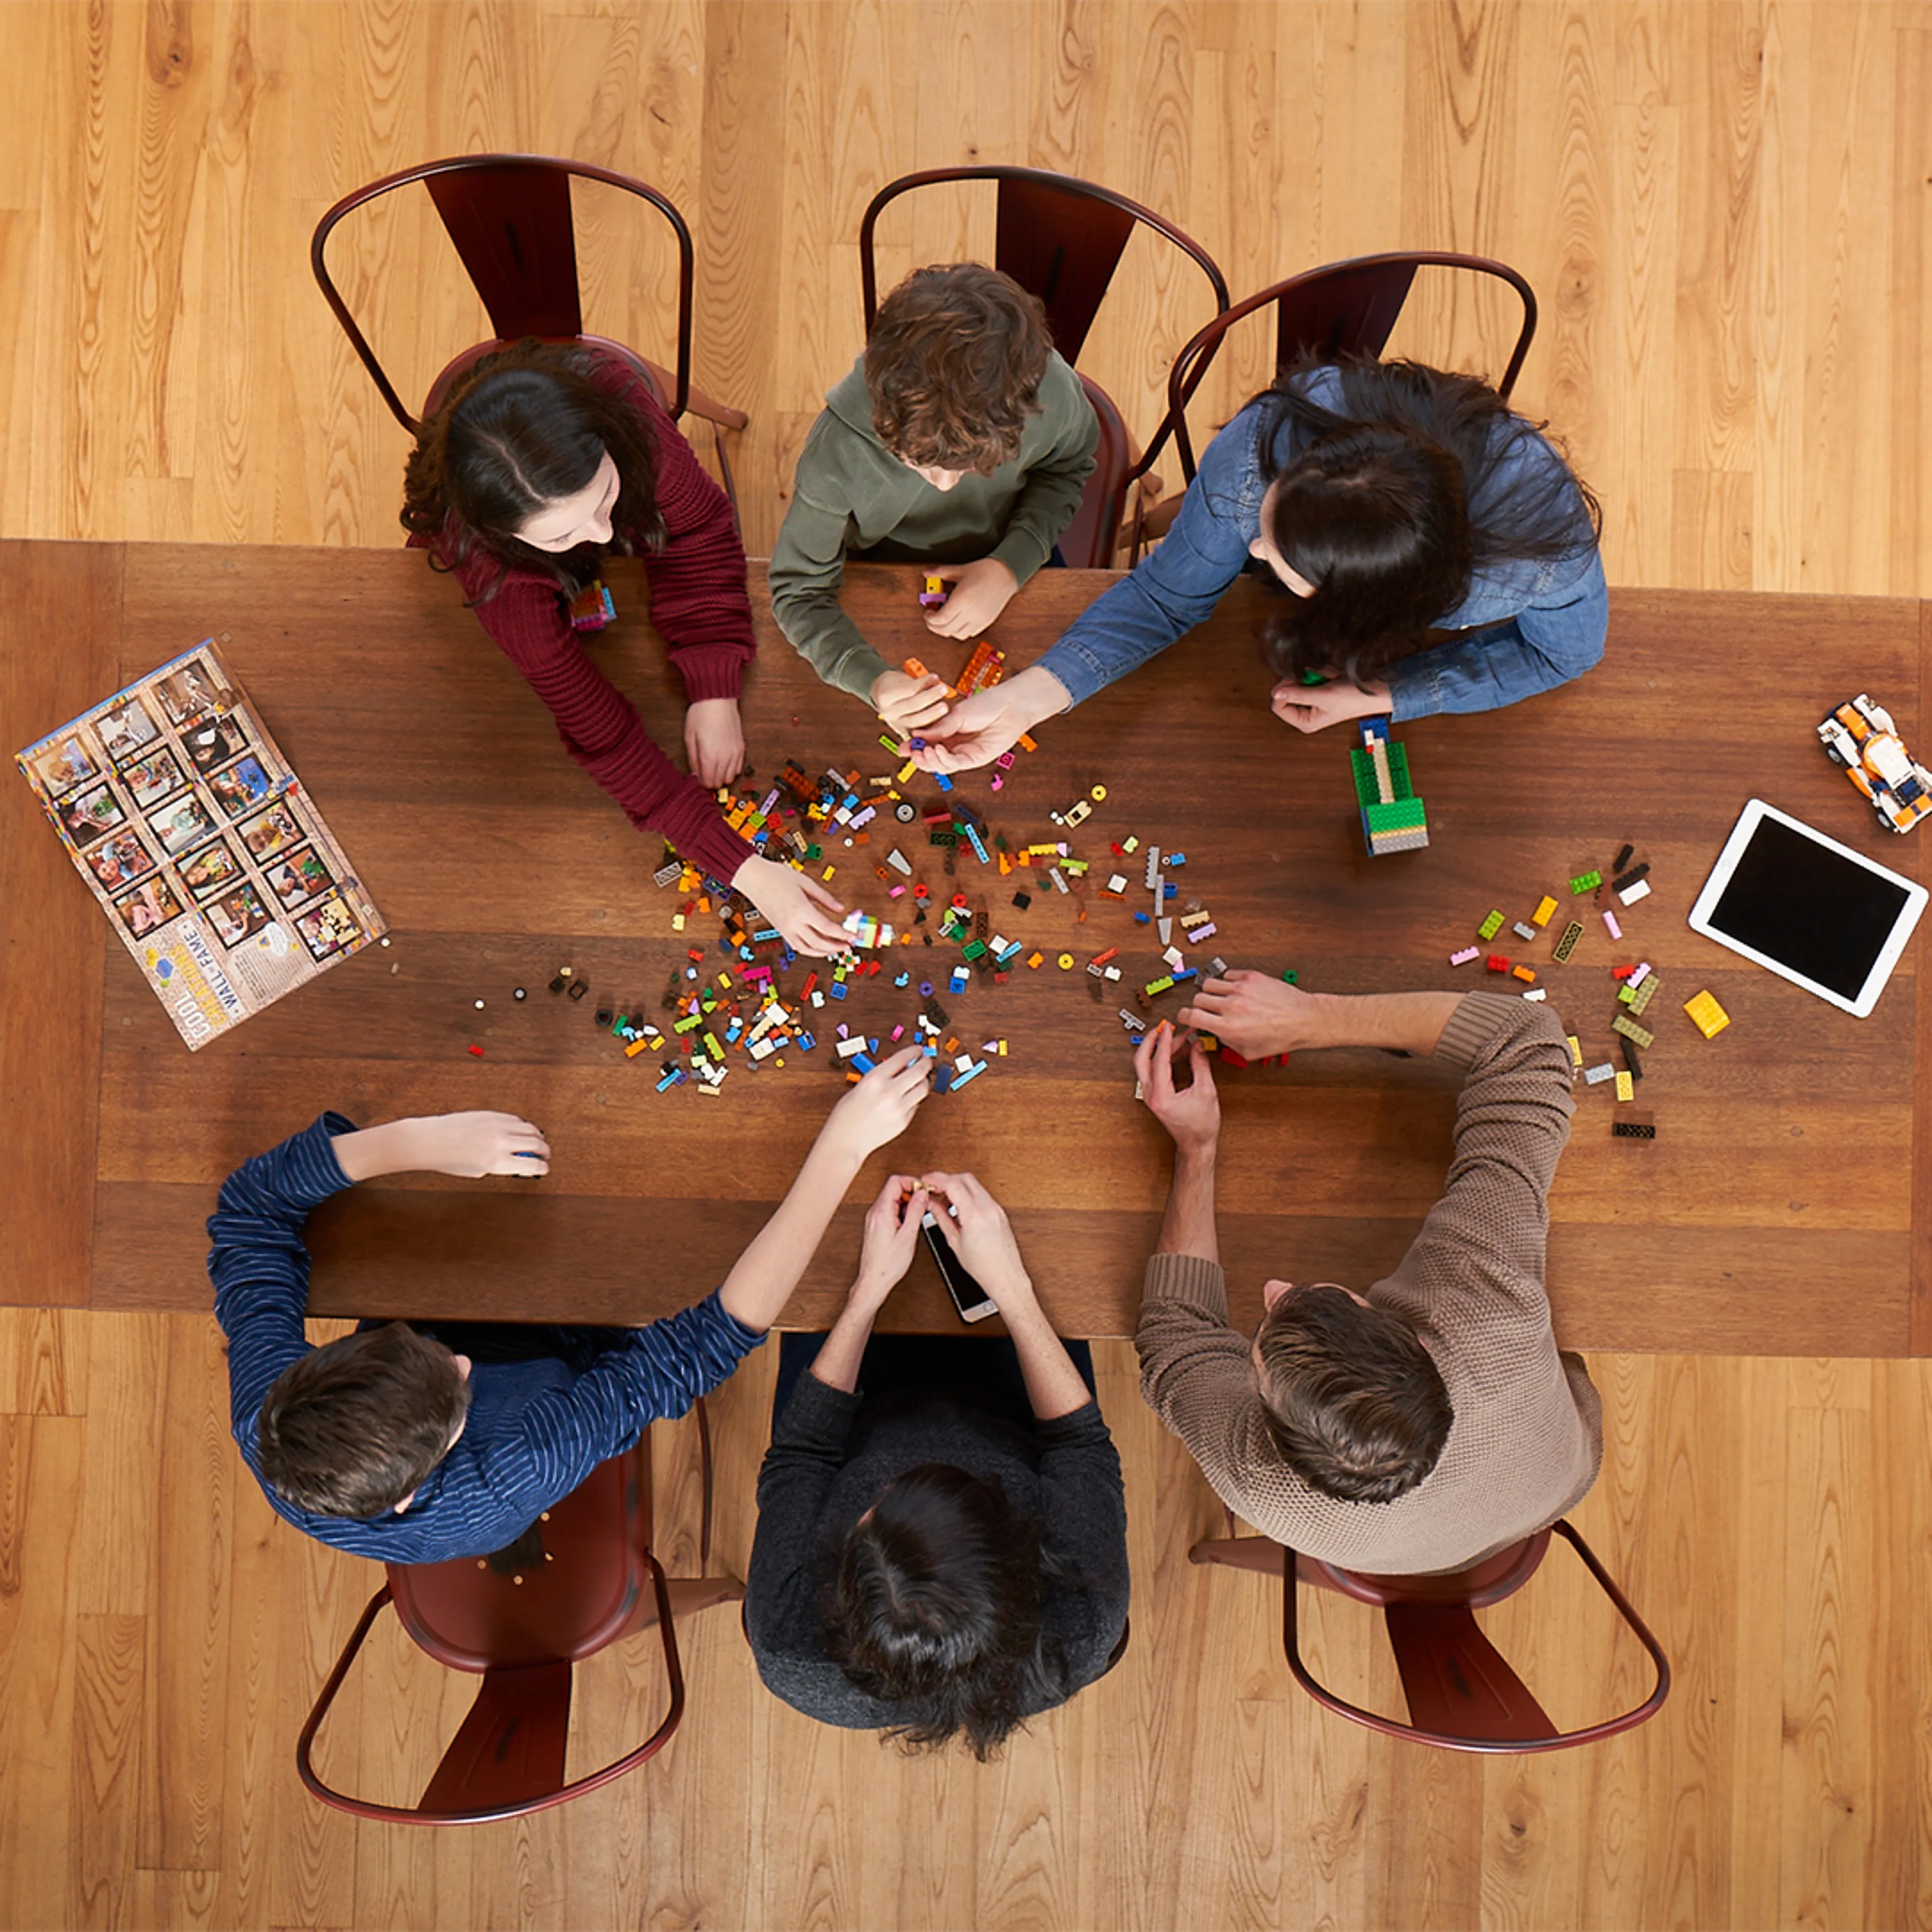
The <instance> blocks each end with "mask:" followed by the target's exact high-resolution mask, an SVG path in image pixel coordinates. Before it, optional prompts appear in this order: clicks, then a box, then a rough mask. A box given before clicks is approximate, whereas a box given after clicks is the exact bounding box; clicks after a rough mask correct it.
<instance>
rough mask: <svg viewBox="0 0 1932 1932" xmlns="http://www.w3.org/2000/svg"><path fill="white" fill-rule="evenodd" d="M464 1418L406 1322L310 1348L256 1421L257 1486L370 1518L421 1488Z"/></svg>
mask: <svg viewBox="0 0 1932 1932" xmlns="http://www.w3.org/2000/svg"><path fill="white" fill-rule="evenodd" d="M468 1414H469V1383H468V1382H466V1381H465V1380H464V1379H463V1373H462V1371H461V1370H460V1369H458V1367H457V1366H456V1358H455V1356H454V1355H452V1354H451V1353H450V1352H449V1350H448V1349H446V1348H445V1347H444V1346H443V1344H442V1343H440V1342H435V1341H432V1340H430V1338H429V1337H428V1336H426V1335H419V1334H417V1333H416V1331H415V1330H414V1329H413V1328H411V1327H410V1325H409V1324H408V1323H407V1322H390V1323H389V1324H388V1325H386V1327H384V1328H370V1329H365V1330H363V1331H360V1332H359V1333H358V1334H353V1335H345V1336H344V1337H342V1338H341V1340H339V1341H335V1342H330V1343H326V1344H325V1345H324V1346H323V1347H321V1348H320V1349H311V1350H310V1351H309V1352H308V1354H307V1355H304V1356H303V1357H302V1359H301V1361H298V1362H294V1363H292V1364H290V1366H289V1367H287V1368H286V1369H284V1370H283V1371H282V1373H281V1374H280V1375H279V1376H277V1377H276V1378H275V1382H274V1384H273V1385H272V1387H271V1388H270V1389H269V1393H268V1394H266V1396H264V1397H263V1398H262V1407H261V1410H260V1413H259V1414H258V1415H257V1417H256V1419H255V1436H256V1441H257V1445H258V1454H259V1457H260V1465H261V1471H262V1475H263V1480H264V1481H266V1482H267V1483H268V1484H269V1487H271V1488H272V1489H273V1490H275V1493H276V1494H277V1495H278V1496H281V1498H282V1499H284V1501H285V1502H290V1503H293V1504H294V1505H295V1506H296V1508H298V1509H305V1510H311V1511H314V1513H315V1514H317V1516H345V1517H377V1516H380V1515H381V1514H383V1511H386V1510H392V1509H394V1508H395V1506H396V1505H397V1504H398V1503H399V1502H401V1501H402V1500H403V1499H404V1497H405V1496H408V1495H410V1493H412V1492H413V1491H414V1490H416V1489H418V1488H419V1487H421V1486H422V1482H423V1480H424V1478H425V1477H427V1476H428V1474H429V1472H431V1470H432V1469H434V1468H435V1467H436V1466H437V1463H440V1462H441V1461H442V1460H443V1457H445V1456H446V1455H448V1454H449V1449H450V1445H451V1444H452V1443H453V1442H455V1439H456V1436H457V1432H458V1428H459V1427H460V1424H461V1423H462V1421H463V1418H464V1417H465V1416H466V1415H468Z"/></svg>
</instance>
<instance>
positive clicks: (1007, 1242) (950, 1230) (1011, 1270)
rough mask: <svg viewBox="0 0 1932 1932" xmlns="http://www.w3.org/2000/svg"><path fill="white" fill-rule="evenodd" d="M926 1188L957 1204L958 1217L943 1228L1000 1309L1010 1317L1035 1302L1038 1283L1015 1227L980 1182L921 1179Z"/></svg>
mask: <svg viewBox="0 0 1932 1932" xmlns="http://www.w3.org/2000/svg"><path fill="white" fill-rule="evenodd" d="M919 1184H920V1185H921V1186H922V1187H926V1188H928V1189H929V1190H931V1191H932V1193H935V1194H943V1195H944V1196H945V1197H946V1199H947V1200H948V1201H949V1202H951V1203H952V1205H953V1214H952V1217H951V1218H950V1219H949V1220H943V1221H942V1222H941V1228H942V1229H943V1230H944V1233H945V1235H946V1237H947V1239H948V1240H949V1241H951V1242H952V1244H953V1253H955V1254H956V1255H957V1256H959V1261H960V1265H961V1266H962V1267H963V1268H965V1271H966V1272H967V1273H968V1274H970V1275H971V1277H973V1279H974V1280H975V1281H977V1283H979V1284H980V1286H981V1287H982V1288H983V1289H985V1290H986V1296H987V1299H988V1300H989V1301H991V1302H992V1304H993V1305H994V1307H996V1308H997V1309H998V1310H999V1311H1000V1313H1001V1314H1002V1315H1004V1314H1007V1313H1008V1312H1009V1311H1010V1310H1013V1309H1014V1308H1016V1307H1021V1306H1022V1305H1024V1304H1026V1303H1028V1302H1031V1301H1032V1300H1033V1298H1034V1293H1033V1279H1032V1277H1031V1276H1030V1275H1029V1274H1028V1273H1027V1271H1026V1264H1025V1262H1022V1260H1021V1259H1020V1247H1019V1242H1017V1241H1015V1240H1014V1238H1013V1223H1011V1222H1010V1221H1009V1220H1007V1211H1006V1210H1005V1209H1004V1208H1002V1207H1001V1205H1000V1204H999V1203H998V1202H997V1201H995V1199H993V1197H992V1196H991V1195H990V1194H989V1193H987V1192H986V1189H985V1187H983V1186H982V1185H981V1184H980V1180H979V1178H978V1177H977V1175H971V1174H928V1175H922V1176H921V1177H920V1182H919Z"/></svg>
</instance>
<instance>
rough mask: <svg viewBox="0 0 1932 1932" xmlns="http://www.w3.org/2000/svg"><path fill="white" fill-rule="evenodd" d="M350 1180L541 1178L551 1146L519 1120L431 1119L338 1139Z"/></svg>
mask: <svg viewBox="0 0 1932 1932" xmlns="http://www.w3.org/2000/svg"><path fill="white" fill-rule="evenodd" d="M332 1147H333V1148H334V1151H335V1157H336V1159H337V1160H338V1162H340V1163H341V1167H342V1171H343V1172H344V1174H346V1175H347V1176H348V1177H349V1178H350V1180H351V1181H368V1180H371V1179H373V1178H374V1177H375V1176H376V1175H379V1174H455V1175H462V1176H463V1177H464V1178H466V1179H469V1180H474V1179H475V1178H477V1177H478V1175H485V1174H515V1175H532V1176H533V1175H539V1174H547V1173H548V1172H550V1144H549V1142H547V1141H546V1140H545V1139H544V1137H543V1136H542V1134H541V1133H540V1132H539V1131H538V1130H537V1129H536V1128H535V1127H532V1125H531V1124H530V1123H529V1121H526V1120H524V1119H523V1118H521V1116H520V1115H516V1114H496V1113H489V1112H475V1113H465V1114H431V1115H422V1116H419V1117H418V1118H415V1119H411V1120H403V1121H387V1122H386V1123H385V1124H383V1126H381V1127H365V1128H364V1129H362V1130H361V1131H360V1132H359V1133H349V1134H338V1136H336V1137H335V1140H334V1142H332Z"/></svg>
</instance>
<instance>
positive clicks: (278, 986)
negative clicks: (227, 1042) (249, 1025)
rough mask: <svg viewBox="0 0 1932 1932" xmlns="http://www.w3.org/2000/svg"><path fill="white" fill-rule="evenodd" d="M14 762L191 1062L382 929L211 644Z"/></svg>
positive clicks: (350, 870)
mask: <svg viewBox="0 0 1932 1932" xmlns="http://www.w3.org/2000/svg"><path fill="white" fill-rule="evenodd" d="M14 762H15V763H17V764H18V765H19V766H20V771H21V773H22V775H23V776H24V777H25V778H26V781H27V782H28V784H30V785H31V786H32V787H33V788H34V793H35V795H36V796H37V797H38V798H39V799H40V804H41V806H42V808H43V810H44V811H46V814H47V817H48V820H49V823H51V824H52V826H53V828H54V830H55V833H56V835H58V838H59V839H60V841H61V843H62V844H63V845H65V847H67V850H68V854H69V856H71V858H72V859H73V860H74V866H75V868H76V870H77V871H79V872H80V875H81V877H83V879H85V880H86V881H87V883H88V884H89V886H90V887H91V888H92V890H93V892H94V895H95V897H96V898H98V899H99V900H100V901H101V906H102V907H103V909H104V911H105V912H106V913H107V916H108V917H109V918H110V919H111V920H112V922H113V926H114V929H115V931H116V932H118V933H119V934H120V935H121V941H122V943H123V944H124V945H125V946H126V947H127V950H128V951H129V952H130V953H132V954H133V957H134V959H135V961H136V964H138V965H139V967H140V968H141V970H142V973H143V974H145V976H146V978H147V980H148V984H149V985H150V986H152V987H153V989H154V993H155V995H156V997H157V998H158V999H159V1000H160V1002H161V1004H162V1005H163V1007H166V1009H167V1011H168V1014H169V1017H170V1018H171V1019H172V1020H173V1022H174V1023H175V1028H176V1029H177V1030H178V1031H179V1033H180V1034H181V1038H182V1039H183V1040H185V1041H186V1042H187V1045H188V1046H189V1048H190V1050H192V1049H195V1048H197V1047H201V1046H206V1045H207V1043H208V1042H209V1041H210V1040H214V1039H217V1038H218V1037H220V1035H221V1034H223V1033H225V1032H226V1031H228V1030H229V1028H232V1027H234V1026H236V1025H239V1024H240V1022H242V1021H243V1020H245V1019H247V1018H248V1016H249V1015H250V1014H251V1013H259V1012H260V1011H261V1010H262V1009H263V1007H266V1006H268V1005H269V1004H272V1003H273V1002H274V1001H277V1000H279V999H280V998H282V997H283V995H285V994H287V993H290V992H294V991H295V989H296V988H297V987H299V986H302V985H304V984H305V983H307V982H308V981H309V980H313V979H314V977H316V975H317V974H319V973H323V972H326V971H328V970H329V968H331V967H332V966H334V965H336V964H337V963H338V962H339V961H341V960H343V959H347V958H348V957H349V956H350V954H351V953H357V952H359V951H361V950H362V948H363V947H365V946H368V945H369V944H371V943H372V942H373V941H375V940H377V939H378V938H380V937H381V935H382V934H383V932H384V931H385V930H386V923H385V922H384V920H383V916H382V915H381V914H380V913H379V912H378V911H377V910H376V908H375V907H374V904H371V901H370V899H369V896H368V893H367V892H365V891H364V889H363V888H362V881H361V880H359V879H358V878H357V877H356V873H355V871H354V868H353V867H352V866H351V865H350V863H349V861H348V859H347V856H346V855H345V854H344V852H343V850H342V848H341V846H340V845H338V844H337V843H336V841H335V837H334V835H333V834H332V833H331V832H330V831H329V826H328V825H327V823H326V821H325V820H323V817H322V814H320V812H319V811H317V809H316V808H315V806H314V803H313V802H311V799H309V797H308V793H306V792H305V790H303V788H302V785H301V784H300V783H299V781H298V780H297V778H296V774H295V773H294V772H293V771H292V770H291V769H290V767H289V764H288V762H287V760H286V759H285V758H284V757H283V756H282V754H281V750H280V748H278V746H277V745H276V743H275V739H273V738H272V737H271V736H269V733H268V731H267V730H266V728H265V727H264V726H263V723H262V721H261V719H260V717H259V716H258V715H257V713H256V712H255V711H254V708H253V707H252V706H251V705H250V703H249V702H248V698H247V697H246V696H245V694H244V693H243V692H242V690H241V688H240V687H239V685H237V684H236V682H235V680H234V679H233V678H232V677H231V676H229V673H228V671H227V670H226V667H225V666H223V664H222V663H221V661H220V658H217V656H216V655H215V653H214V646H212V644H211V643H202V644H200V645H198V646H196V648H195V649H193V650H191V651H188V652H184V654H183V655H181V656H180V657H178V658H175V659H174V660H173V661H172V662H171V663H168V664H163V665H162V666H161V667H160V669H159V670H154V671H151V672H150V673H148V676H145V677H144V678H142V679H140V680H139V682H136V683H134V684H132V685H129V686H128V687H127V689H126V690H124V691H116V692H115V694H114V695H113V697H110V698H108V699H107V700H104V702H103V703H100V704H98V705H96V706H95V707H94V708H93V709H92V710H90V711H88V712H83V714H82V715H81V716H80V717H78V718H73V719H71V720H70V721H68V723H67V724H63V725H62V726H61V727H59V729H58V730H54V731H50V732H49V733H48V734H47V735H46V736H45V737H44V738H42V739H39V740H37V742H34V743H33V744H31V745H27V746H26V747H25V748H23V749H22V750H21V751H18V752H17V753H16V754H15V757H14Z"/></svg>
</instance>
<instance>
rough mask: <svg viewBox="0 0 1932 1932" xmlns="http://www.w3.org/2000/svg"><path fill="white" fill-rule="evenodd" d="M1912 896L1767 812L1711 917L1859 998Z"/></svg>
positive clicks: (1743, 939) (1797, 969)
mask: <svg viewBox="0 0 1932 1932" xmlns="http://www.w3.org/2000/svg"><path fill="white" fill-rule="evenodd" d="M1905 904H1906V893H1905V892H1904V891H1903V889H1901V888H1900V887H1899V886H1895V885H1894V884H1893V883H1891V880H1889V879H1882V878H1880V877H1879V876H1878V875H1877V874H1876V873H1874V872H1868V871H1866V870H1865V868H1864V867H1863V866H1862V865H1854V864H1853V863H1852V862H1851V860H1850V859H1846V858H1844V857H1843V856H1841V855H1840V854H1839V853H1836V852H1834V851H1832V850H1830V849H1829V847H1826V846H1823V845H1820V844H1815V843H1814V841H1812V840H1811V839H1809V838H1806V837H1805V835H1804V834H1803V833H1802V832H1794V831H1793V829H1791V827H1790V826H1788V825H1781V824H1779V823H1778V821H1777V820H1775V819H1773V818H1766V819H1761V820H1760V821H1759V823H1758V827H1757V830H1756V831H1755V832H1753V833H1752V834H1751V843H1750V844H1748V846H1746V847H1745V850H1744V853H1743V855H1742V857H1741V858H1740V859H1739V861H1738V865H1737V869H1736V871H1735V872H1733V874H1732V875H1731V879H1730V883H1729V884H1728V885H1727V886H1725V888H1724V894H1723V895H1722V897H1721V898H1719V900H1718V903H1717V904H1716V905H1715V907H1713V908H1712V913H1711V923H1712V926H1715V927H1716V928H1717V929H1718V931H1719V932H1723V933H1726V934H1728V935H1730V938H1733V939H1735V940H1736V941H1738V943H1739V944H1740V945H1743V946H1748V947H1750V948H1751V950H1752V951H1753V952H1754V953H1763V955H1764V956H1765V957H1766V959H1775V960H1776V961H1778V963H1779V964H1780V965H1782V966H1786V967H1788V968H1790V970H1791V971H1793V972H1794V973H1797V974H1802V976H1803V977H1805V979H1807V980H1814V981H1816V982H1817V984H1818V985H1820V986H1829V988H1830V989H1831V990H1832V992H1835V993H1837V994H1838V995H1840V996H1841V998H1845V999H1847V1000H1855V999H1856V998H1857V997H1858V995H1859V993H1860V992H1862V991H1863V990H1864V983H1865V982H1866V980H1867V979H1869V978H1870V976H1871V969H1872V968H1873V965H1875V964H1876V962H1877V959H1878V956H1879V953H1881V952H1882V950H1884V947H1885V941H1886V940H1887V939H1888V938H1890V937H1891V929H1892V928H1893V927H1894V926H1895V925H1896V924H1897V922H1898V916H1899V914H1900V912H1901V911H1902V910H1903V909H1904V907H1905Z"/></svg>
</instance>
